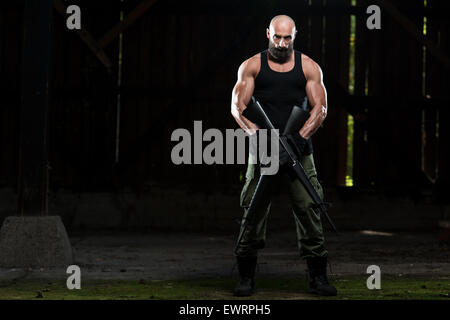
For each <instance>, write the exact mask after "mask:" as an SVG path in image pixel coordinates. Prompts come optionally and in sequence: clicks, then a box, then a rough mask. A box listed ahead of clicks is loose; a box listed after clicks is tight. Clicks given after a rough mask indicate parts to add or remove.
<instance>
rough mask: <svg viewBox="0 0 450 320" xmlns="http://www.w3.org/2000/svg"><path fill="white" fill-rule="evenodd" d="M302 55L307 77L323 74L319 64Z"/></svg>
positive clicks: (303, 67)
mask: <svg viewBox="0 0 450 320" xmlns="http://www.w3.org/2000/svg"><path fill="white" fill-rule="evenodd" d="M301 55H302V69H303V72H304V74H305V76H307V77H308V76H311V75H315V74H317V73H321V72H322V71H321V69H320V66H319V64H318V63H317V62H315V61H314V60H313V59H311V58H310V57H308V56H307V55H306V54H304V53H302V54H301Z"/></svg>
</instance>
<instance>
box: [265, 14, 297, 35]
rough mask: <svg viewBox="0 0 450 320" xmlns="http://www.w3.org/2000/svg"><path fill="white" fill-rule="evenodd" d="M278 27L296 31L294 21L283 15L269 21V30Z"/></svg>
mask: <svg viewBox="0 0 450 320" xmlns="http://www.w3.org/2000/svg"><path fill="white" fill-rule="evenodd" d="M280 27H287V28H289V29H293V30H294V31H295V30H296V27H295V22H294V20H293V19H292V18H291V17H289V16H286V15H284V14H281V15H278V16H275V17H273V18H272V20H270V24H269V29H271V28H280Z"/></svg>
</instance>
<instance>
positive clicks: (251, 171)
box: [240, 164, 257, 208]
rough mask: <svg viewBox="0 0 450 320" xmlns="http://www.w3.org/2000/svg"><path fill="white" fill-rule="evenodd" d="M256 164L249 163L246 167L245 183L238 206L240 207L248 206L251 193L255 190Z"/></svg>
mask: <svg viewBox="0 0 450 320" xmlns="http://www.w3.org/2000/svg"><path fill="white" fill-rule="evenodd" d="M256 166H257V165H256V164H249V165H248V167H247V172H246V173H245V184H244V187H243V188H242V192H241V199H240V206H241V207H242V208H248V206H249V205H250V202H251V201H252V197H253V193H254V192H255V188H256V184H257V181H256V178H255V171H256Z"/></svg>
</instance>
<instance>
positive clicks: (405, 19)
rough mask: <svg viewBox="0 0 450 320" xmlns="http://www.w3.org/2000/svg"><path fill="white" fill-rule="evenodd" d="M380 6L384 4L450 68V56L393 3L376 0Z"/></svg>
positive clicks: (388, 10)
mask: <svg viewBox="0 0 450 320" xmlns="http://www.w3.org/2000/svg"><path fill="white" fill-rule="evenodd" d="M375 2H377V3H378V4H380V6H382V7H383V8H384V9H385V10H386V11H387V12H388V13H389V14H390V15H391V16H392V17H393V18H394V20H395V21H397V23H398V24H400V26H402V27H403V29H405V30H406V31H407V32H408V33H409V34H411V35H412V36H414V37H415V38H416V39H417V41H419V42H420V43H422V45H424V46H426V47H427V49H428V50H429V52H430V53H431V55H432V56H433V57H435V58H436V59H437V60H439V62H441V63H442V64H443V65H444V66H445V67H446V68H447V69H450V58H449V57H448V56H447V55H446V54H445V53H444V52H443V51H442V50H441V49H439V48H438V47H437V46H436V45H435V44H434V42H433V41H431V40H430V39H428V38H427V37H425V36H424V35H423V33H422V32H421V31H419V30H418V29H417V26H416V25H415V24H414V23H413V22H412V21H411V20H409V19H408V17H406V16H405V15H404V14H402V13H401V12H400V11H399V10H398V9H397V8H396V7H395V6H394V5H392V3H390V2H389V1H388V0H375Z"/></svg>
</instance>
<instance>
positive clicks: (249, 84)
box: [233, 70, 255, 112]
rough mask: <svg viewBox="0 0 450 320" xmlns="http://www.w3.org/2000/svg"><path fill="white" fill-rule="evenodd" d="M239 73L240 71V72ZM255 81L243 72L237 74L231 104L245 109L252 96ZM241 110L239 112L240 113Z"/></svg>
mask: <svg viewBox="0 0 450 320" xmlns="http://www.w3.org/2000/svg"><path fill="white" fill-rule="evenodd" d="M240 71H241V70H240ZM254 89H255V80H254V78H253V76H252V75H251V74H249V73H248V72H246V70H243V71H242V72H240V74H238V81H237V82H236V85H235V86H234V88H233V104H235V105H236V106H238V108H240V109H241V108H245V107H246V106H247V105H248V103H249V102H250V99H251V97H252V95H253V91H254ZM242 111H243V110H241V112H242Z"/></svg>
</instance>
